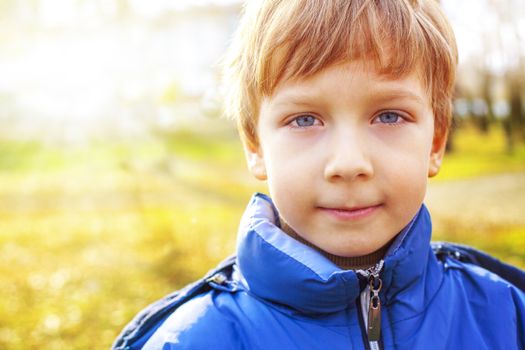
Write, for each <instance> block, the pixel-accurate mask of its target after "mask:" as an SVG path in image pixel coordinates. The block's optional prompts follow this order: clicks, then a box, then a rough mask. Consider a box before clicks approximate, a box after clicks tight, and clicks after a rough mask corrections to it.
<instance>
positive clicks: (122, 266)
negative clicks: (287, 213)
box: [0, 0, 525, 350]
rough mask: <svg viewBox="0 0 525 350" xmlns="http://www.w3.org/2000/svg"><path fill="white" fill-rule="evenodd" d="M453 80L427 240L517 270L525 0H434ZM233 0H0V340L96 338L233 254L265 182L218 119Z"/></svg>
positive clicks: (30, 343)
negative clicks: (250, 204)
mask: <svg viewBox="0 0 525 350" xmlns="http://www.w3.org/2000/svg"><path fill="white" fill-rule="evenodd" d="M441 2H442V3H443V6H444V7H445V10H446V11H447V13H448V14H449V16H450V19H451V21H452V23H453V25H454V27H455V30H456V34H457V38H458V42H459V49H460V55H461V57H460V75H459V81H458V84H457V98H456V102H455V106H456V109H455V111H456V112H455V128H454V130H453V133H452V134H451V142H450V144H449V151H448V154H447V156H446V160H445V164H444V168H443V171H442V173H441V174H440V175H439V176H438V177H437V178H435V179H432V180H431V183H430V186H429V190H428V194H427V201H426V202H427V204H428V206H429V207H430V209H431V211H432V212H433V214H434V226H435V234H434V239H436V240H453V241H458V242H463V243H466V244H471V245H474V246H476V247H478V248H481V249H484V250H487V251H489V252H491V253H492V254H495V255H496V256H498V257H500V258H501V259H503V260H505V261H507V262H510V263H513V264H516V265H518V266H520V267H522V268H523V267H525V3H523V1H522V0H468V1H467V0H462V1H456V0H447V1H445V0H442V1H441ZM240 9H241V4H240V3H239V1H236V0H230V1H226V0H223V1H220V0H215V1H212V0H208V1H206V0H201V1H196V0H193V1H190V0H188V1H182V0H151V1H141V0H0V349H6V350H9V349H106V348H108V347H109V346H110V344H111V342H112V340H113V339H114V337H115V336H116V335H117V334H118V332H119V331H120V330H121V328H122V327H123V326H124V324H125V323H126V322H128V321H129V320H130V319H131V317H132V316H133V315H134V314H135V313H136V312H137V311H139V310H140V309H141V308H142V307H144V306H145V305H147V304H148V303H150V302H152V301H153V300H155V299H157V298H159V297H161V296H163V295H164V294H166V293H168V292H170V291H172V290H174V289H176V288H178V287H180V286H181V285H183V284H185V283H187V282H189V281H190V280H192V279H194V278H196V277H197V276H199V275H200V274H202V273H204V272H205V271H206V270H208V269H209V268H211V267H212V266H213V265H214V264H216V263H217V262H218V261H219V260H221V259H222V258H223V257H225V256H226V255H228V254H230V253H232V252H233V251H234V246H235V238H236V229H237V224H238V221H239V218H240V215H241V213H242V211H243V208H244V207H245V205H246V203H247V201H248V199H249V197H250V196H251V194H252V193H253V192H254V191H257V190H259V191H264V184H261V183H257V182H255V180H253V179H251V177H250V176H249V175H248V172H247V170H246V169H245V166H244V159H243V155H242V152H241V146H240V143H239V141H238V139H237V136H236V132H235V130H234V127H233V124H232V123H231V122H229V121H226V120H224V119H221V118H220V110H221V99H220V88H219V84H218V83H219V79H220V74H219V69H218V66H217V62H218V60H219V59H220V57H221V56H222V55H223V53H224V50H225V49H226V47H227V45H228V42H229V40H230V37H231V33H232V32H233V30H234V28H235V26H236V24H237V21H238V16H239V12H240Z"/></svg>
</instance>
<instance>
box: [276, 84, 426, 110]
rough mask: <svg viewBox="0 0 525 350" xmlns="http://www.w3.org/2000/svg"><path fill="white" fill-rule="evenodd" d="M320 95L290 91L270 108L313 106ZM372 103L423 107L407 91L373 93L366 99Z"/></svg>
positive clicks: (415, 97)
mask: <svg viewBox="0 0 525 350" xmlns="http://www.w3.org/2000/svg"><path fill="white" fill-rule="evenodd" d="M321 95H322V94H321V93H317V92H315V93H310V94H308V93H303V92H298V91H290V92H287V93H285V94H283V95H281V96H280V97H279V99H278V100H277V101H274V103H272V107H273V108H276V107H282V106H290V105H299V106H306V107H308V106H315V105H316V104H314V103H312V102H311V101H312V100H314V99H316V98H317V97H318V96H321ZM368 99H369V100H370V101H371V102H372V103H383V102H390V101H394V100H398V99H403V100H410V101H412V102H415V103H417V104H419V105H424V104H425V100H424V99H423V98H422V97H421V96H419V95H418V94H415V93H413V92H411V91H409V90H403V89H395V88H387V89H383V90H379V91H377V92H374V94H373V96H371V97H369V98H368Z"/></svg>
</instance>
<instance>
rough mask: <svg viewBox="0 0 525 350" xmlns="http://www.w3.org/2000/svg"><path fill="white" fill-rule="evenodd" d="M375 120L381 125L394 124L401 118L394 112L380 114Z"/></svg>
mask: <svg viewBox="0 0 525 350" xmlns="http://www.w3.org/2000/svg"><path fill="white" fill-rule="evenodd" d="M376 119H377V120H378V121H379V122H380V123H383V124H395V123H398V122H399V120H400V119H401V116H400V115H399V114H397V113H394V112H385V113H381V114H380V115H379V116H378V117H376Z"/></svg>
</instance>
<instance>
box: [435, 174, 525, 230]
mask: <svg viewBox="0 0 525 350" xmlns="http://www.w3.org/2000/svg"><path fill="white" fill-rule="evenodd" d="M425 202H426V204H427V206H428V207H429V209H430V211H431V213H432V215H433V217H434V219H435V220H447V221H449V220H459V221H461V222H463V223H472V224H496V225H520V226H521V225H525V173H514V174H501V175H493V176H486V177H480V178H476V179H469V180H455V181H447V182H439V183H431V184H430V185H429V187H428V191H427V196H426V200H425Z"/></svg>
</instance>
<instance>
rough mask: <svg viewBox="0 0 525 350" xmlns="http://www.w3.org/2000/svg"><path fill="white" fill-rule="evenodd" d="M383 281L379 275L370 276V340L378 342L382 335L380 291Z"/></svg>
mask: <svg viewBox="0 0 525 350" xmlns="http://www.w3.org/2000/svg"><path fill="white" fill-rule="evenodd" d="M382 286H383V281H381V279H380V278H379V276H377V275H376V276H374V275H371V276H370V303H369V306H368V340H369V341H370V342H378V341H379V338H380V337H381V299H379V291H380V290H381V287H382Z"/></svg>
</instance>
